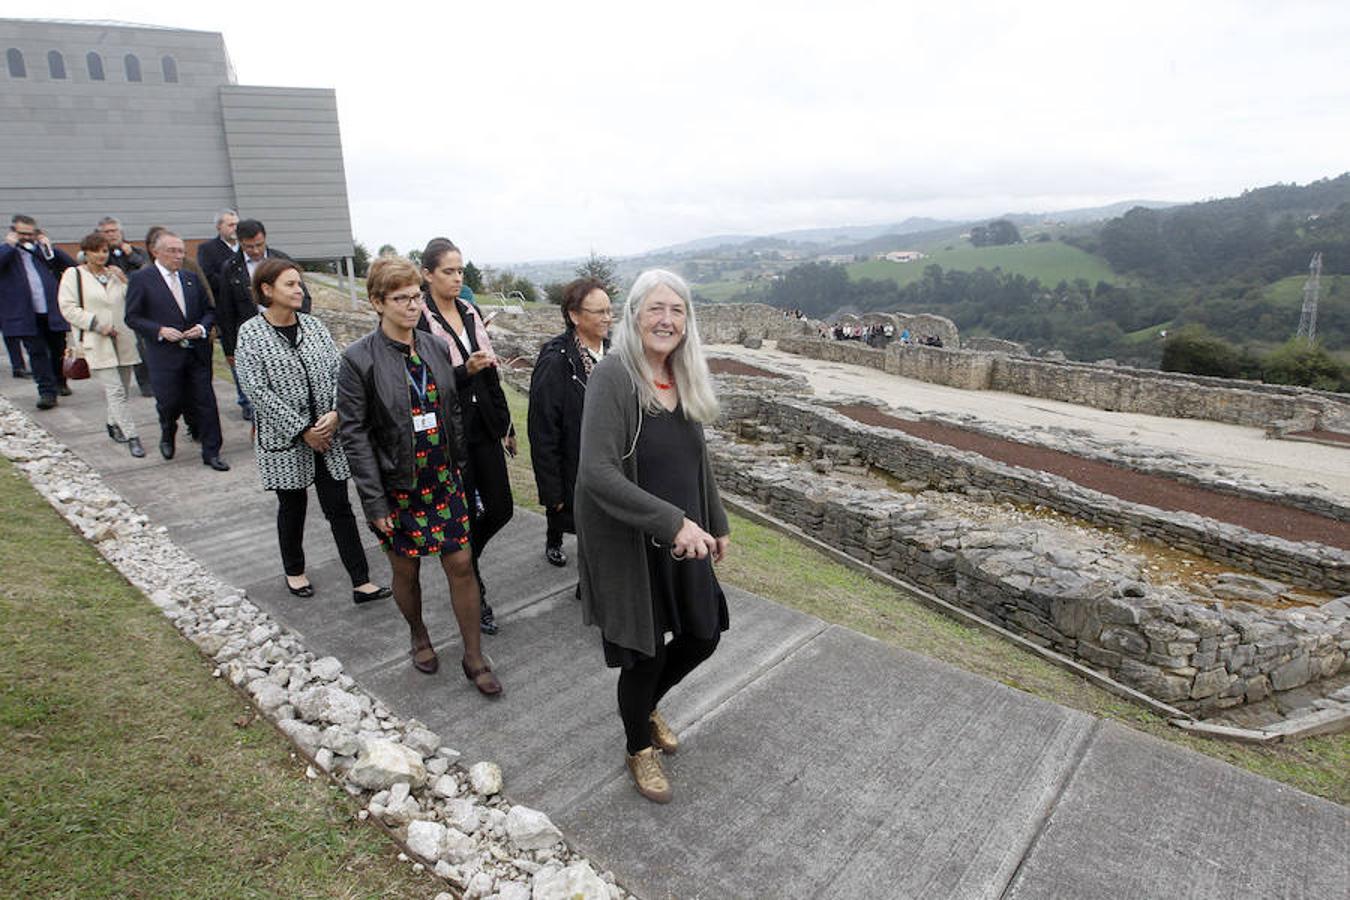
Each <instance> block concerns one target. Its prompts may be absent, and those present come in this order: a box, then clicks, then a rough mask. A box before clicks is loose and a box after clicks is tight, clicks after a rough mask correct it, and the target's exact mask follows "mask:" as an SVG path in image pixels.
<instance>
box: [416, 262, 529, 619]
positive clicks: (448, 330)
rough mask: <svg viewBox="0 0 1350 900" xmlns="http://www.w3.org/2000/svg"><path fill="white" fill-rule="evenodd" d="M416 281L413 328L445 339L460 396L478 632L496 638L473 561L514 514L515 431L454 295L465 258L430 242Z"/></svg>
mask: <svg viewBox="0 0 1350 900" xmlns="http://www.w3.org/2000/svg"><path fill="white" fill-rule="evenodd" d="M422 278H423V280H424V282H425V284H426V294H425V297H424V298H423V300H424V302H425V304H426V312H425V314H424V315H423V316H422V318H421V319H420V320H419V321H418V323H417V327H418V329H419V330H422V331H428V332H430V333H431V334H434V335H436V336H437V337H439V338H440V339H441V340H442V341H444V343H445V344H446V345H447V346H448V347H449V352H450V363H451V365H453V366H454V367H455V386H456V387H457V388H458V390H459V406H460V409H461V410H463V414H464V435H465V440H466V441H467V443H468V452H469V465H468V467H467V468H466V469H465V471H464V479H465V480H464V492H465V496H467V497H468V498H469V514H470V515H471V516H472V519H473V529H472V541H473V571H474V576H475V577H476V578H477V579H478V593H479V596H480V597H481V600H482V621H481V627H482V629H483V632H484V633H485V634H496V633H497V620H496V617H495V616H494V615H493V614H492V607H491V606H489V605H488V602H487V588H486V587H485V586H484V585H483V577H482V576H481V575H480V574H479V573H478V560H479V558H480V557H481V556H482V555H483V549H484V548H485V547H486V546H487V543H488V541H490V540H492V536H493V535H495V534H496V533H497V532H498V531H501V529H502V526H504V525H505V524H506V523H507V522H509V521H510V520H511V514H512V513H513V512H515V503H514V500H513V499H512V497H511V479H510V476H509V475H508V474H507V472H506V454H507V453H509V454H511V455H512V456H515V455H516V429H515V426H514V425H513V424H512V423H511V409H510V407H508V406H507V404H506V395H505V394H504V393H502V383H501V379H500V377H499V376H498V374H497V356H496V354H495V353H493V352H492V341H491V340H489V338H488V333H487V323H486V322H484V321H483V317H482V316H481V315H480V314H479V312H478V308H477V307H475V306H474V305H473V304H472V303H469V302H468V301H466V300H464V299H463V298H461V297H460V290H461V288H463V286H464V256H463V254H462V253H460V250H459V248H458V247H456V246H455V245H454V243H452V242H451V241H450V240H448V239H447V238H434V239H432V241H431V242H430V243H428V244H427V246H426V249H425V250H423V251H422Z"/></svg>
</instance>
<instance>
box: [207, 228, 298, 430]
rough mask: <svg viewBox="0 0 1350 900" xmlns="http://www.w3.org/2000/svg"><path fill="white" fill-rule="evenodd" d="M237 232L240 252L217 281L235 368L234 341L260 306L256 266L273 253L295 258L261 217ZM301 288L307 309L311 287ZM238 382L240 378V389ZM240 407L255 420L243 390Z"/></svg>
mask: <svg viewBox="0 0 1350 900" xmlns="http://www.w3.org/2000/svg"><path fill="white" fill-rule="evenodd" d="M236 234H237V235H238V237H239V252H238V253H236V254H234V255H233V256H231V257H230V258H229V259H227V260H225V262H224V263H223V264H222V265H221V267H220V270H219V271H218V273H217V274H216V284H218V285H220V289H219V290H218V291H216V328H217V329H219V330H220V348H221V350H223V351H224V352H225V361H226V362H228V363H229V364H230V371H231V372H233V371H234V344H235V340H236V339H237V338H238V336H239V326H241V325H243V324H244V323H245V322H247V321H248V320H249V319H251V318H253V317H254V316H256V315H257V314H258V307H257V306H256V305H255V304H254V302H253V270H254V269H256V268H258V266H259V265H260V264H261V263H262V261H263V260H265V259H267V258H269V257H271V258H272V259H284V260H288V261H292V262H293V260H291V258H290V257H289V256H287V255H286V254H285V253H282V252H281V251H280V250H277V249H275V248H273V247H269V246H267V229H266V228H264V227H263V223H261V222H259V221H258V220H257V219H244V220H243V221H242V222H240V223H239V225H238V227H237V229H236ZM300 289H301V290H303V291H304V292H305V299H304V300H302V301H301V303H300V311H301V312H304V313H307V312H309V310H310V307H311V305H312V304H311V302H310V297H309V288H308V287H306V286H305V283H304V282H303V281H301V282H300ZM238 385H239V379H238V378H236V379H235V387H236V390H237V389H238ZM239 408H240V409H241V410H242V411H243V414H244V419H245V420H248V421H252V419H253V409H252V407H251V406H250V405H249V402H248V398H246V397H245V396H244V394H243V391H239Z"/></svg>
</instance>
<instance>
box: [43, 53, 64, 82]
mask: <svg viewBox="0 0 1350 900" xmlns="http://www.w3.org/2000/svg"><path fill="white" fill-rule="evenodd" d="M47 71H48V72H50V73H51V76H52V78H56V79H60V78H65V77H66V58H65V57H64V56H62V55H61V51H60V50H48V51H47Z"/></svg>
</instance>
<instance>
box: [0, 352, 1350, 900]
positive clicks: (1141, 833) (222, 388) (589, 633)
mask: <svg viewBox="0 0 1350 900" xmlns="http://www.w3.org/2000/svg"><path fill="white" fill-rule="evenodd" d="M217 389H218V395H219V402H220V406H221V409H222V410H223V411H226V413H227V416H228V417H233V416H236V415H237V413H236V412H235V407H234V404H233V402H232V400H233V391H232V389H230V387H229V386H227V385H221V384H218V385H217ZM3 392H4V394H5V395H7V396H9V397H10V398H11V399H13V400H15V401H16V402H18V403H20V404H21V406H23V407H24V408H25V409H31V406H32V398H31V393H32V388H31V384H29V383H17V382H14V381H12V380H9V379H4V381H3ZM133 406H134V409H135V412H136V416H137V419H138V421H140V422H141V423H143V425H142V432H143V440H144V441H145V443H146V445H147V448H148V449H149V451H150V456H149V457H148V458H147V459H145V460H132V459H131V458H130V457H129V456H128V455H127V454H126V450H125V448H124V447H120V446H115V445H113V444H112V442H111V441H109V440H108V439H107V437H106V434H105V432H104V429H103V414H102V403H101V398H100V397H99V396H98V392H97V391H96V390H95V389H93V387H92V386H91V385H89V384H88V383H84V384H80V385H78V386H77V394H76V396H74V397H71V398H67V399H65V400H63V401H62V404H61V406H60V407H59V408H58V409H57V410H54V411H52V412H50V413H45V414H41V415H40V416H37V418H38V421H39V422H41V423H42V424H44V425H45V426H47V427H48V428H49V429H51V430H52V431H53V433H55V434H56V435H57V437H58V438H59V439H60V440H62V441H63V442H65V443H66V444H67V445H68V446H70V447H72V448H73V449H74V450H75V451H76V452H77V453H79V454H80V456H81V457H83V458H84V459H85V460H87V461H88V462H90V463H91V464H92V465H94V466H95V467H96V468H98V469H100V470H101V471H102V472H103V474H104V476H105V477H106V478H107V480H108V481H109V483H110V484H111V485H112V486H113V487H114V488H115V489H117V490H118V491H119V492H121V493H122V494H123V495H124V496H125V497H127V498H128V499H129V500H131V501H133V502H134V503H136V504H137V505H138V506H140V507H141V509H142V510H143V511H144V512H145V513H146V514H148V515H150V516H151V517H152V518H154V519H155V520H157V521H159V522H161V523H163V524H165V525H166V526H168V528H169V530H170V532H171V533H172V535H173V536H174V537H175V539H176V540H178V541H179V542H180V544H182V545H183V546H184V547H185V548H187V549H188V550H189V552H191V553H193V554H194V555H196V556H197V558H198V559H200V560H201V561H202V562H203V563H204V564H206V565H207V566H209V567H210V568H211V569H212V570H213V571H215V572H216V573H217V574H219V575H220V576H221V577H222V578H224V579H225V580H227V581H229V582H231V583H233V584H236V585H238V586H240V587H244V588H246V589H247V591H248V594H249V596H250V598H251V599H252V600H253V601H254V602H256V603H258V604H259V605H260V606H262V607H263V608H265V609H266V610H267V611H268V612H269V613H271V614H272V615H273V616H274V617H275V618H277V619H278V620H280V621H282V622H284V623H285V624H286V625H288V626H289V627H291V628H293V629H295V630H296V631H297V632H299V633H300V634H302V635H303V636H304V638H305V641H306V643H307V645H308V646H309V647H310V649H311V650H313V651H314V652H315V653H317V654H320V655H326V654H332V655H335V656H337V657H338V658H339V659H341V660H342V661H343V663H344V665H345V666H346V667H347V671H348V672H349V673H351V674H352V675H353V677H355V678H356V680H357V681H358V682H360V683H361V685H362V686H363V687H365V688H366V689H367V690H369V691H371V692H372V693H373V694H375V695H376V696H377V697H380V698H381V699H382V700H383V701H384V702H385V703H386V704H387V705H388V706H389V707H390V708H391V709H393V710H394V711H395V712H396V713H398V714H399V715H401V716H404V717H416V718H418V719H421V720H422V721H423V722H425V723H427V724H428V725H429V726H431V727H432V728H434V729H435V730H437V731H439V732H440V733H441V734H442V735H443V736H444V738H445V739H446V741H447V743H450V744H452V745H453V746H456V747H458V748H459V749H460V750H462V751H463V752H464V754H465V757H466V760H467V761H470V762H472V761H474V760H477V759H494V760H497V761H498V762H500V763H501V764H502V767H503V769H504V771H505V774H506V785H507V793H508V795H509V796H510V797H511V799H512V800H514V801H517V802H521V803H525V804H527V805H529V806H533V807H537V808H540V809H543V810H545V811H546V812H548V813H549V814H550V816H552V818H553V820H554V821H555V822H556V823H558V825H559V826H560V827H562V829H563V830H564V832H565V833H566V834H567V836H568V838H569V840H571V841H572V842H573V844H574V845H575V846H577V847H578V849H580V850H582V851H584V852H585V853H587V854H588V855H589V856H590V857H591V858H592V859H593V860H595V861H596V862H597V863H598V864H599V865H601V866H603V867H609V868H612V869H613V870H614V872H615V873H616V875H617V876H618V878H619V880H620V881H621V882H622V883H623V884H625V885H626V886H628V887H629V888H630V889H631V890H633V891H635V892H636V893H638V894H640V895H642V896H645V897H649V898H657V897H706V898H724V897H812V898H815V897H840V898H851V897H862V898H878V897H897V898H899V897H915V898H945V897H971V898H977V897H979V898H984V897H989V898H993V897H1012V898H1061V897H1073V898H1080V897H1081V898H1099V897H1100V898H1113V900H1114V898H1119V897H1130V898H1133V897H1168V898H1172V897H1196V898H1200V897H1229V898H1232V897H1252V898H1267V897H1300V898H1334V900H1343V898H1345V897H1346V896H1347V894H1348V893H1350V810H1347V809H1345V808H1343V807H1340V806H1337V805H1335V804H1333V803H1329V802H1327V801H1324V800H1320V799H1317V798H1315V797H1311V796H1308V795H1306V794H1303V793H1300V792H1299V791H1296V790H1294V789H1292V788H1289V787H1285V786H1283V785H1280V784H1277V783H1275V782H1272V781H1268V780H1266V779H1263V778H1259V777H1257V776H1255V775H1251V774H1249V773H1247V772H1244V771H1240V770H1238V769H1235V768H1233V767H1231V766H1227V765H1225V764H1223V763H1220V762H1217V761H1215V760H1212V759H1210V758H1208V757H1204V756H1201V755H1199V754H1196V753H1192V752H1190V751H1187V750H1184V749H1180V748H1178V747H1176V746H1173V745H1170V744H1166V743H1163V742H1161V741H1158V740H1155V739H1153V738H1150V737H1148V736H1145V735H1142V734H1139V733H1136V732H1133V731H1130V730H1128V729H1126V728H1123V727H1120V726H1117V725H1114V724H1111V723H1104V722H1101V721H1098V720H1095V719H1093V718H1092V717H1090V716H1087V715H1085V714H1083V713H1080V712H1077V711H1074V710H1070V709H1066V708H1064V707H1060V706H1057V705H1055V704H1052V703H1048V702H1045V701H1042V700H1038V699H1035V698H1033V697H1031V696H1029V695H1027V694H1023V693H1020V692H1018V691H1014V690H1012V689H1010V688H1007V687H1004V686H1003V685H1000V684H997V683H994V682H991V681H988V680H986V679H983V678H980V677H978V676H975V675H971V674H969V673H966V672H963V671H960V670H957V669H954V668H952V667H950V666H947V665H945V664H943V663H939V662H935V661H934V660H931V659H928V658H926V657H923V656H919V655H916V654H913V653H908V652H905V651H901V650H896V649H893V648H890V647H887V646H885V645H883V644H880V643H878V642H876V641H874V640H872V639H870V638H867V637H865V636H862V635H859V634H856V633H854V632H851V631H849V630H848V629H844V628H840V627H838V626H833V625H827V624H826V623H824V622H821V621H820V620H818V619H815V618H813V617H810V616H806V615H804V614H802V613H798V612H796V611H794V610H790V609H787V608H785V607H782V606H779V605H778V604H776V603H773V602H771V601H769V600H766V599H764V598H761V597H756V596H754V595H751V594H746V593H744V592H742V591H738V590H734V589H733V590H729V591H728V599H729V602H730V606H731V618H732V630H731V631H729V632H728V633H727V634H726V635H725V636H724V639H723V644H722V647H721V648H720V649H719V650H718V652H717V654H716V655H714V656H713V658H712V659H711V660H710V661H709V662H708V663H707V664H706V665H704V666H703V667H702V668H700V669H699V670H698V671H696V672H695V673H694V674H693V675H691V676H690V678H689V679H688V680H687V681H686V682H685V684H683V685H681V686H680V687H678V688H677V689H676V690H675V692H674V693H673V694H672V695H671V697H670V698H669V700H668V702H667V705H666V707H665V709H666V711H667V717H668V718H669V720H670V721H671V724H672V725H673V726H674V727H675V728H676V729H677V730H678V731H679V732H680V733H681V738H682V740H683V742H684V743H683V746H682V748H681V750H680V753H679V754H678V755H677V756H675V757H673V758H671V759H670V761H669V766H668V768H669V771H670V772H671V774H672V776H673V781H674V785H675V792H676V798H675V801H674V802H673V803H671V804H670V805H669V806H656V805H653V804H650V803H648V802H646V801H645V800H643V799H642V798H640V797H639V796H638V795H637V793H636V792H635V791H634V790H633V788H632V786H631V784H630V783H629V780H628V776H627V772H626V770H625V768H624V765H623V734H622V729H621V727H620V725H619V720H618V715H617V712H616V699H615V692H614V686H615V673H614V672H613V671H611V670H607V669H605V667H604V665H603V658H602V654H601V650H600V646H599V637H598V635H597V634H596V633H595V632H594V631H593V630H591V629H588V628H585V627H583V626H582V625H581V621H580V614H579V612H578V610H577V606H576V601H575V600H574V599H573V586H574V582H573V581H572V580H571V579H572V578H573V577H574V573H575V569H574V568H571V567H569V568H567V569H562V570H559V569H555V568H553V567H551V566H549V565H548V564H547V563H546V562H545V561H544V559H543V553H542V550H543V532H544V523H543V518H542V517H541V516H538V515H536V514H534V513H532V512H529V511H526V510H517V511H516V516H515V518H514V520H513V521H512V522H511V524H510V525H509V526H507V528H506V529H505V530H504V531H503V532H502V534H501V535H500V536H499V537H498V538H496V539H495V541H494V542H493V544H492V546H491V547H490V548H489V549H488V553H487V556H486V558H485V560H484V565H483V570H484V571H483V574H484V578H485V580H486V581H487V584H488V587H489V597H490V599H491V600H492V603H493V605H494V606H495V607H496V609H497V613H498V618H499V620H500V621H501V623H502V632H501V634H500V635H498V636H496V637H492V638H486V639H485V645H486V647H487V649H488V652H489V653H490V654H491V656H492V657H493V659H494V661H495V662H496V664H497V667H498V669H499V671H500V673H501V676H502V679H503V681H504V683H505V685H506V691H507V693H506V696H505V697H503V698H502V699H501V700H499V701H496V702H491V701H486V700H483V699H481V698H480V697H479V696H478V694H477V693H476V692H474V691H473V689H472V688H471V687H470V686H469V684H468V682H466V681H465V680H464V678H463V676H462V675H461V673H460V672H459V667H458V666H457V665H456V662H457V660H458V656H459V653H458V652H457V647H456V644H457V641H458V637H457V634H456V631H455V626H454V620H453V617H452V615H451V612H450V604H449V600H448V597H447V594H446V591H445V588H444V587H443V585H444V581H443V580H442V579H441V577H440V575H439V571H438V567H435V566H434V565H428V566H427V567H426V570H425V573H424V586H425V588H426V603H425V605H426V618H427V622H428V626H429V628H430V630H431V634H432V638H433V640H434V641H435V643H436V645H437V647H438V648H439V650H440V654H441V660H442V667H441V670H440V672H438V673H437V674H436V675H434V676H426V675H422V674H420V673H418V672H416V671H414V670H413V668H412V666H411V664H410V663H409V661H408V634H407V630H406V626H405V625H404V624H403V621H402V618H401V617H400V616H399V614H398V610H397V609H396V607H395V606H394V604H393V603H392V602H381V603H373V604H366V605H363V606H359V607H358V606H354V605H353V604H352V603H351V601H350V592H349V588H348V582H347V578H346V575H345V573H344V572H343V570H342V568H341V566H340V565H339V564H338V562H337V559H336V550H335V548H334V547H333V543H332V540H331V538H330V537H329V536H328V534H327V529H326V526H325V524H324V522H323V520H322V517H321V515H320V513H319V510H318V504H317V501H316V502H312V503H311V515H310V521H309V524H308V532H307V537H306V550H307V553H308V556H309V575H310V578H311V580H312V581H313V582H314V583H315V585H316V587H317V589H318V591H319V594H318V596H317V597H315V598H313V599H310V600H301V599H297V598H293V597H291V596H290V595H289V594H287V593H286V590H285V586H284V580H283V578H282V575H281V564H280V557H279V554H278V552H277V548H276V539H275V530H274V529H275V501H274V499H273V498H272V497H271V496H270V495H267V494H265V493H263V492H262V491H261V490H260V489H259V488H258V482H257V477H256V473H255V471H254V467H253V464H252V459H251V454H250V452H249V450H248V432H247V426H246V425H245V424H244V423H242V422H239V421H237V419H236V420H233V421H227V422H225V423H224V428H225V435H226V437H225V440H226V444H225V449H224V455H225V457H226V458H227V459H228V460H229V461H230V462H231V463H232V464H233V465H234V469H233V471H231V472H229V473H227V474H223V475H222V474H218V473H215V472H212V471H210V470H208V469H206V468H204V467H203V466H202V465H201V463H200V459H199V456H198V454H197V452H196V447H195V445H192V444H190V443H188V442H187V441H186V439H184V440H182V441H181V442H180V447H179V457H178V459H176V460H174V461H173V462H169V463H166V462H164V461H163V460H161V459H160V458H159V457H158V454H157V453H156V452H155V449H154V448H155V444H156V442H157V435H156V428H155V426H154V425H153V422H154V412H153V406H152V405H151V403H150V401H148V400H141V399H137V400H135V401H134V402H133ZM367 544H368V546H369V547H373V544H374V541H373V538H368V540H367ZM574 549H575V548H574V547H573V546H572V545H571V544H570V543H569V545H568V551H569V553H571V552H573V551H574ZM369 555H370V559H371V563H372V572H373V573H374V576H375V578H376V580H377V581H381V582H385V583H387V579H388V568H387V565H386V564H385V562H384V560H383V557H382V556H381V555H379V554H378V552H377V551H374V550H373V549H371V550H369Z"/></svg>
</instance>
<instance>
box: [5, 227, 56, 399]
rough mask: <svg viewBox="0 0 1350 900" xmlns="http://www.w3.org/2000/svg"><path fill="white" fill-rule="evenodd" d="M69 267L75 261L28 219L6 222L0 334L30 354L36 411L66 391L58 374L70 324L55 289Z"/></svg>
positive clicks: (29, 362)
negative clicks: (16, 342) (13, 340)
mask: <svg viewBox="0 0 1350 900" xmlns="http://www.w3.org/2000/svg"><path fill="white" fill-rule="evenodd" d="M73 265H75V260H73V259H71V258H70V256H69V255H68V254H66V253H65V252H64V251H62V250H61V249H60V248H59V247H53V246H52V244H51V241H49V240H47V235H45V234H43V233H42V230H41V229H40V228H38V224H37V220H36V219H34V218H33V217H32V216H24V215H17V216H15V217H14V218H13V219H11V220H10V226H9V233H8V234H6V235H5V240H4V243H0V332H3V333H4V335H5V337H6V339H9V340H12V339H15V338H17V339H18V341H19V342H20V343H21V344H23V346H24V348H25V349H26V350H27V351H28V364H29V366H30V367H31V368H32V372H33V380H34V381H35V382H36V383H37V392H38V400H37V408H38V409H51V408H52V407H53V406H55V405H56V397H57V394H61V395H63V396H64V395H67V394H69V393H70V388H68V387H67V386H66V378H65V375H64V374H62V371H61V359H62V357H63V356H65V350H66V335H67V333H69V331H70V326H69V325H68V324H66V320H65V317H64V316H62V315H61V307H60V306H59V305H58V304H57V300H56V289H57V286H58V284H59V279H60V277H61V273H63V272H65V270H66V269H68V268H70V267H71V266H73ZM21 360H22V357H20V361H21Z"/></svg>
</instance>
